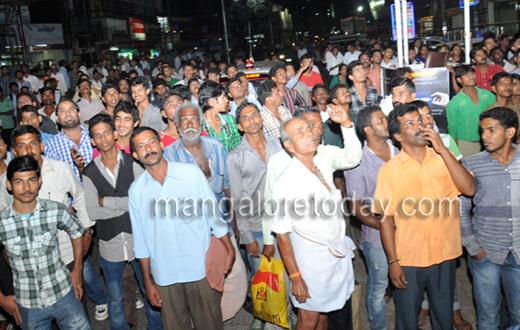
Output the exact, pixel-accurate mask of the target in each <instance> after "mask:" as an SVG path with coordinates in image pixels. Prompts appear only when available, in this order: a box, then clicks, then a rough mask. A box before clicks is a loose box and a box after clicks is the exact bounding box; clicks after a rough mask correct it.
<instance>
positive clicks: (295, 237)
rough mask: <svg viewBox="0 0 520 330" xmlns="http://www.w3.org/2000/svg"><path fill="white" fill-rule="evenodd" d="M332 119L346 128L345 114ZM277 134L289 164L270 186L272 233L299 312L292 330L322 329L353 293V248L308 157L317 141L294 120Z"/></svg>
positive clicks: (331, 193)
mask: <svg viewBox="0 0 520 330" xmlns="http://www.w3.org/2000/svg"><path fill="white" fill-rule="evenodd" d="M339 111H341V110H339ZM334 116H335V117H336V116H341V117H343V120H340V122H341V123H342V126H345V127H349V126H352V122H351V121H350V116H349V115H348V113H345V112H343V113H339V114H334ZM280 132H281V139H282V141H283V143H284V147H285V148H286V150H287V151H288V152H289V153H291V154H292V156H293V160H292V162H291V164H290V165H289V166H288V167H287V168H286V169H285V170H284V172H283V173H282V174H281V175H280V177H279V179H278V180H277V181H276V183H275V185H274V187H273V200H274V201H273V202H276V203H277V205H276V206H274V208H273V212H276V214H275V216H274V218H275V219H274V223H273V226H272V231H273V232H275V233H276V234H277V238H278V245H279V248H280V252H281V255H282V258H283V261H284V263H285V266H286V268H287V271H288V273H289V277H290V279H291V281H292V296H291V300H292V302H293V304H294V306H295V307H298V308H299V309H300V311H299V313H298V325H297V327H296V330H304V329H320V330H325V329H327V323H328V320H327V315H326V314H325V313H328V312H331V311H334V310H338V309H341V308H343V306H344V305H345V303H346V301H347V300H348V299H349V298H350V295H351V293H352V292H353V291H354V271H353V268H352V258H353V257H354V253H353V250H354V249H355V246H354V243H353V242H352V240H351V239H350V238H349V237H347V236H346V235H345V225H346V224H345V220H344V218H343V215H342V213H341V212H342V199H341V192H340V191H339V190H337V189H336V187H335V186H334V183H333V181H332V176H330V177H328V176H327V177H324V176H323V174H322V171H320V168H324V167H325V164H322V163H320V159H319V158H315V157H314V155H315V153H316V150H317V148H318V142H317V141H316V137H315V135H314V134H313V132H312V130H311V127H310V126H309V124H308V123H307V122H306V121H305V120H302V119H299V118H294V119H292V120H290V121H288V122H287V123H285V124H284V125H283V126H282V127H281V129H280Z"/></svg>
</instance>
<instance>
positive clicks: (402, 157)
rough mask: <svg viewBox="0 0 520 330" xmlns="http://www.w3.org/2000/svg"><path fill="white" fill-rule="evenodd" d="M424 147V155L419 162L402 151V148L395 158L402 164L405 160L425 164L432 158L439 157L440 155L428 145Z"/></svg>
mask: <svg viewBox="0 0 520 330" xmlns="http://www.w3.org/2000/svg"><path fill="white" fill-rule="evenodd" d="M425 148H426V157H424V160H423V162H422V163H421V164H419V162H418V161H416V160H415V159H413V158H412V157H410V155H408V154H407V153H406V152H405V151H404V149H401V152H400V153H399V154H398V155H397V156H395V158H396V159H397V161H399V163H401V164H404V163H406V162H407V161H412V162H415V163H416V164H419V165H424V164H426V163H427V162H428V161H429V160H430V159H432V158H436V159H441V156H440V155H439V154H437V153H436V152H435V151H434V150H433V149H432V148H429V147H425Z"/></svg>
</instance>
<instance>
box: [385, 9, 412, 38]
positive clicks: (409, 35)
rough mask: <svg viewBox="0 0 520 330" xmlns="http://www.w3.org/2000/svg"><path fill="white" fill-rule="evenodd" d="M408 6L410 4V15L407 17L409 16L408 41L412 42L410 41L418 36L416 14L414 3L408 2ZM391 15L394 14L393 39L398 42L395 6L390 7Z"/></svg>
mask: <svg viewBox="0 0 520 330" xmlns="http://www.w3.org/2000/svg"><path fill="white" fill-rule="evenodd" d="M407 4H408V14H407V16H408V22H407V26H408V40H410V39H414V38H415V36H416V34H415V12H414V8H413V3H412V2H407ZM390 13H391V14H392V37H393V40H394V41H396V40H397V27H396V25H395V4H392V5H390ZM403 32H404V31H403Z"/></svg>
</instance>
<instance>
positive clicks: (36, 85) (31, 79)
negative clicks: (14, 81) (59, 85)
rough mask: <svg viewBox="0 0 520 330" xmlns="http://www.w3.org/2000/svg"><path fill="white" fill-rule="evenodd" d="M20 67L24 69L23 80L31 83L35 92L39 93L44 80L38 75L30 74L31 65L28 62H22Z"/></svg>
mask: <svg viewBox="0 0 520 330" xmlns="http://www.w3.org/2000/svg"><path fill="white" fill-rule="evenodd" d="M20 68H21V69H22V73H23V80H24V81H27V82H29V83H30V84H31V87H32V90H33V93H37V92H38V91H39V90H40V88H42V87H43V81H41V80H40V79H38V77H36V76H33V75H32V74H29V67H28V66H27V64H22V65H21V67H20Z"/></svg>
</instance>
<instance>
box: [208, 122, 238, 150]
mask: <svg viewBox="0 0 520 330" xmlns="http://www.w3.org/2000/svg"><path fill="white" fill-rule="evenodd" d="M219 116H220V135H218V133H217V131H215V129H214V128H213V127H212V126H211V125H210V124H209V123H208V121H207V120H206V118H204V119H203V120H202V129H203V130H204V131H205V132H206V133H208V136H211V137H216V138H217V139H219V140H220V141H222V144H223V145H224V147H226V150H227V152H230V151H231V150H233V149H235V148H236V146H238V145H239V144H240V133H238V126H237V123H236V121H235V118H234V117H233V116H230V115H221V114H219Z"/></svg>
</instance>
